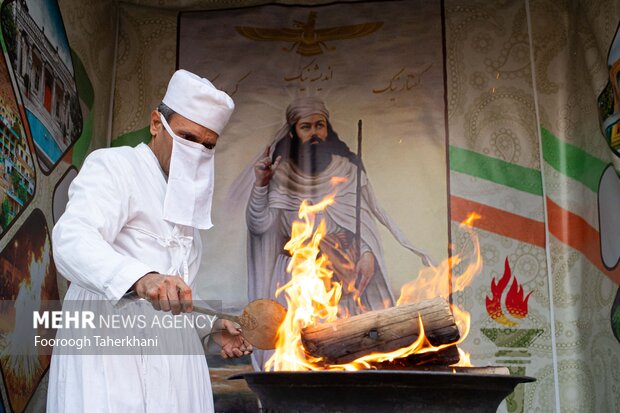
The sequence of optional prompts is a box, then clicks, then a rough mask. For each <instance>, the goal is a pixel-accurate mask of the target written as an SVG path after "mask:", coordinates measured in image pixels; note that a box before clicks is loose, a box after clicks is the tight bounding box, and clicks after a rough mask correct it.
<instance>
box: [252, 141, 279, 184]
mask: <svg viewBox="0 0 620 413" xmlns="http://www.w3.org/2000/svg"><path fill="white" fill-rule="evenodd" d="M281 160H282V157H281V156H278V158H277V159H276V161H275V162H273V163H272V162H271V158H270V157H269V147H267V148H266V149H265V152H263V157H262V158H261V159H260V160H259V161H258V162H256V163H255V164H254V175H255V177H256V181H255V183H254V185H256V186H266V185H269V181H270V180H271V178H272V177H273V175H274V173H275V171H276V168H277V167H278V165H279V164H280V161H281Z"/></svg>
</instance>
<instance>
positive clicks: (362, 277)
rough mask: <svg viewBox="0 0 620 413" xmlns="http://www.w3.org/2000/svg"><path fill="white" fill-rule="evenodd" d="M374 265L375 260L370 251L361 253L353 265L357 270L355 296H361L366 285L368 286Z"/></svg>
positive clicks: (373, 273)
mask: <svg viewBox="0 0 620 413" xmlns="http://www.w3.org/2000/svg"><path fill="white" fill-rule="evenodd" d="M375 267H376V260H375V256H374V255H373V254H372V252H370V251H366V252H365V253H364V254H362V257H361V258H360V260H359V261H358V262H357V265H356V266H355V271H356V272H357V293H356V298H359V297H361V295H362V294H363V293H364V291H365V290H366V287H368V284H369V283H370V280H372V277H373V276H374V275H375Z"/></svg>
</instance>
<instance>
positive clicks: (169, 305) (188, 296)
mask: <svg viewBox="0 0 620 413" xmlns="http://www.w3.org/2000/svg"><path fill="white" fill-rule="evenodd" d="M133 290H134V291H135V292H136V294H138V297H140V298H144V299H145V300H148V301H149V302H150V303H151V305H153V308H154V309H156V310H162V311H171V312H172V314H180V313H181V312H185V313H191V312H192V311H193V307H192V289H191V288H189V286H188V285H187V284H185V281H183V279H182V278H181V277H179V276H177V275H164V274H159V273H156V272H150V273H148V274H146V275H145V276H143V277H142V278H140V279H139V280H138V281H136V282H135V283H134V285H133Z"/></svg>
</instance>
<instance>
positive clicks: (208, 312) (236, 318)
mask: <svg viewBox="0 0 620 413" xmlns="http://www.w3.org/2000/svg"><path fill="white" fill-rule="evenodd" d="M194 311H195V312H197V313H201V314H206V315H214V316H216V317H217V318H223V319H224V320H229V321H232V322H234V323H237V324H240V323H239V320H240V317H239V316H238V315H232V314H225V313H220V312H219V311H215V310H211V309H208V308H205V307H200V306H197V305H195V306H194Z"/></svg>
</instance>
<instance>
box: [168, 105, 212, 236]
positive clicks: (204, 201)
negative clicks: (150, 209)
mask: <svg viewBox="0 0 620 413" xmlns="http://www.w3.org/2000/svg"><path fill="white" fill-rule="evenodd" d="M160 118H161V123H162V124H163V125H164V128H165V129H166V131H167V132H168V133H169V134H170V136H171V137H172V155H171V158H170V169H169V171H168V185H167V188H166V197H165V198H164V216H163V218H164V219H165V220H166V221H169V222H172V223H175V224H181V225H187V226H190V227H194V228H198V229H209V228H211V227H212V226H213V224H212V223H211V203H212V200H213V181H214V167H215V150H214V149H207V148H205V147H204V146H203V145H201V144H199V143H197V142H191V141H188V140H187V139H183V138H181V137H179V136H177V135H176V134H175V133H174V132H172V129H171V128H170V125H168V122H166V119H164V116H163V115H161V114H160Z"/></svg>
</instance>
